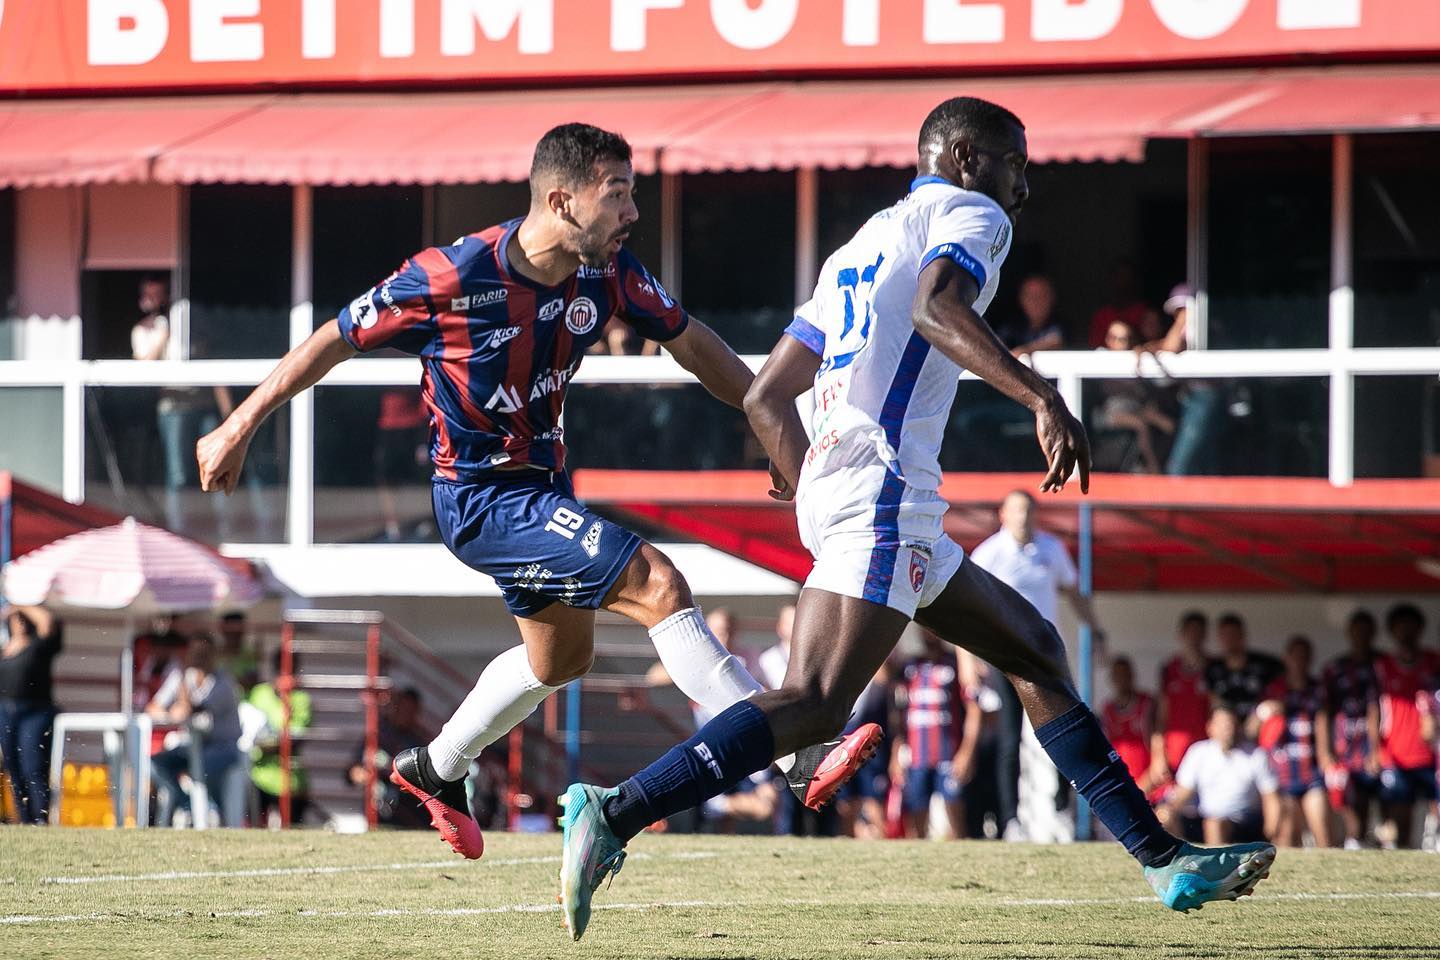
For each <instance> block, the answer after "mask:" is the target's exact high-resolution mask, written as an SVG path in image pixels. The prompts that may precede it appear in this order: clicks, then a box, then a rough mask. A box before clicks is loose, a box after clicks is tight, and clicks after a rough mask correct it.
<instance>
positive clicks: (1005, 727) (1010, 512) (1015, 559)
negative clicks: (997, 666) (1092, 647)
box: [970, 490, 1098, 841]
mask: <svg viewBox="0 0 1440 960" xmlns="http://www.w3.org/2000/svg"><path fill="white" fill-rule="evenodd" d="M970 559H971V560H973V561H974V562H975V564H976V565H977V566H979V567H981V568H982V569H984V570H987V571H989V572H990V573H991V574H993V575H994V576H995V577H996V578H997V579H999V580H1000V581H1002V582H1003V583H1005V584H1006V585H1008V586H1010V587H1011V588H1012V589H1014V590H1015V592H1016V593H1018V594H1020V596H1022V597H1024V598H1025V599H1026V600H1029V601H1030V604H1031V606H1033V607H1034V608H1035V609H1036V610H1038V611H1039V612H1040V615H1041V616H1042V617H1044V618H1045V619H1046V620H1048V621H1050V623H1051V624H1052V625H1053V624H1055V623H1056V622H1057V621H1058V620H1059V618H1060V597H1061V596H1064V597H1065V599H1066V600H1067V601H1069V603H1070V606H1071V607H1072V608H1073V609H1074V611H1075V615H1076V616H1077V617H1078V618H1079V619H1080V620H1081V622H1083V623H1086V624H1088V625H1089V626H1090V627H1091V629H1094V630H1097V635H1098V629H1097V625H1096V620H1095V611H1094V608H1093V607H1091V605H1090V598H1089V597H1087V596H1085V595H1084V594H1082V593H1081V592H1080V590H1079V588H1078V584H1079V577H1078V575H1077V573H1076V571H1075V564H1074V562H1073V561H1071V559H1070V554H1069V552H1068V551H1066V549H1065V545H1064V544H1063V543H1061V542H1060V539H1059V538H1058V537H1056V536H1054V535H1053V534H1049V533H1046V532H1045V531H1043V530H1037V529H1035V498H1034V497H1032V496H1031V495H1030V494H1029V493H1027V492H1026V491H1024V490H1012V491H1011V492H1010V493H1009V494H1007V495H1006V497H1005V499H1004V500H1003V501H1002V502H1001V504H1000V529H999V530H998V531H996V532H995V533H994V534H992V535H991V536H990V537H988V538H987V539H986V540H985V541H984V542H983V543H981V544H980V545H979V546H978V547H976V548H975V550H974V551H973V552H972V553H971V554H970ZM979 669H980V671H981V672H982V673H983V672H985V671H986V670H987V669H988V668H987V667H986V665H985V664H983V663H981V664H980V665H979ZM989 672H990V673H991V674H992V675H993V676H992V678H990V680H989V682H990V683H991V684H993V686H994V687H995V691H996V693H998V694H999V695H1000V710H999V721H998V727H997V731H996V745H995V777H996V787H995V792H996V798H997V806H998V807H999V811H998V812H999V819H1000V824H1001V828H1002V830H1003V831H1004V836H1005V837H1006V839H1009V840H1034V841H1044V840H1049V841H1065V840H1070V839H1073V837H1074V822H1073V817H1072V816H1068V815H1067V816H1062V815H1061V814H1060V811H1059V810H1057V791H1060V790H1061V789H1062V787H1061V780H1060V778H1059V776H1058V775H1057V774H1056V772H1055V766H1054V764H1052V763H1051V762H1050V760H1049V758H1048V757H1047V756H1046V755H1045V751H1044V749H1043V748H1042V747H1041V746H1040V743H1039V741H1037V740H1036V739H1035V734H1034V728H1033V727H1032V726H1031V724H1030V723H1029V722H1028V721H1027V720H1025V718H1024V711H1023V710H1022V709H1021V707H1020V698H1019V697H1017V696H1016V695H1015V688H1014V687H1013V686H1011V685H1010V682H1009V681H1008V680H1006V679H1005V676H1004V675H1003V674H1001V673H1000V672H999V671H998V670H991V671H989ZM1022 785H1023V786H1022Z"/></svg>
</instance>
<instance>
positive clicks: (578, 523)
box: [545, 507, 585, 540]
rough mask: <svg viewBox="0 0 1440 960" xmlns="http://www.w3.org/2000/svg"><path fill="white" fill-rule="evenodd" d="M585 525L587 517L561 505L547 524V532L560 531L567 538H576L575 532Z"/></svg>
mask: <svg viewBox="0 0 1440 960" xmlns="http://www.w3.org/2000/svg"><path fill="white" fill-rule="evenodd" d="M584 525H585V517H584V516H582V515H581V514H578V513H576V512H575V511H574V510H571V509H569V508H568V507H560V508H559V509H558V510H556V511H555V515H554V516H553V517H551V518H550V522H549V523H547V524H545V532H546V533H558V534H560V536H562V537H564V538H565V539H566V540H574V539H575V534H576V533H577V532H578V531H579V530H580V528H581V527H582V526H584Z"/></svg>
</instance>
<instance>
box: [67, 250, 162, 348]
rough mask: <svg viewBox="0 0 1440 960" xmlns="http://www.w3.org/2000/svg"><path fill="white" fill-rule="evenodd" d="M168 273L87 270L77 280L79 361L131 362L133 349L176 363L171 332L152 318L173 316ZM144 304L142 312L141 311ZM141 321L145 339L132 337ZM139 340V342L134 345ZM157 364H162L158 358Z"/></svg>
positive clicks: (135, 335)
mask: <svg viewBox="0 0 1440 960" xmlns="http://www.w3.org/2000/svg"><path fill="white" fill-rule="evenodd" d="M170 289H171V287H170V271H168V270H86V271H84V272H83V273H81V275H80V315H81V316H82V317H84V318H85V323H84V326H83V335H84V343H83V354H82V355H83V356H84V357H85V359H87V360H130V359H132V358H134V357H135V347H136V346H139V347H140V348H141V349H142V350H144V349H149V348H151V347H153V348H154V349H158V350H160V351H162V356H163V357H164V358H178V357H179V356H180V354H178V353H176V352H172V346H171V344H170V342H169V340H170V336H172V335H173V333H174V330H175V327H174V326H172V325H171V321H170V319H167V320H166V322H165V323H164V324H163V325H157V324H159V321H158V320H157V319H156V318H155V312H158V313H159V314H163V315H165V316H166V317H167V318H173V317H174V316H175V313H174V310H173V309H172V305H171V303H170ZM142 303H143V304H144V306H142ZM142 320H143V321H144V322H145V324H146V329H147V330H148V331H149V334H148V335H153V337H154V338H155V339H146V336H147V335H138V334H136V332H135V331H136V324H137V322H140V321H142ZM137 336H138V337H139V338H138V339H137ZM156 359H160V358H156Z"/></svg>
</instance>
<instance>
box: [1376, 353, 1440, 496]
mask: <svg viewBox="0 0 1440 960" xmlns="http://www.w3.org/2000/svg"><path fill="white" fill-rule="evenodd" d="M1376 424H1383V425H1384V428H1383V429H1375V425H1376ZM1355 476H1357V477H1440V382H1437V381H1436V379H1435V378H1434V377H1433V376H1431V377H1356V378H1355Z"/></svg>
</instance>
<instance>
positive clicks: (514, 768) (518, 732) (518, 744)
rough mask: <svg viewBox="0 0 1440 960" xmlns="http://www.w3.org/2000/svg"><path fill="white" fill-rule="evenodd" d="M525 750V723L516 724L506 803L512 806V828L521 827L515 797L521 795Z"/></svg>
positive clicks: (512, 734) (511, 746)
mask: <svg viewBox="0 0 1440 960" xmlns="http://www.w3.org/2000/svg"><path fill="white" fill-rule="evenodd" d="M524 752H525V724H524V723H523V722H522V723H519V724H516V726H515V728H514V729H512V730H511V731H510V771H509V780H510V784H509V787H508V793H509V801H508V803H507V804H506V805H507V806H508V807H509V808H510V829H511V831H518V830H519V829H520V806H519V805H518V804H517V803H516V802H515V798H516V797H518V796H520V769H521V766H522V761H523V760H524Z"/></svg>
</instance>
